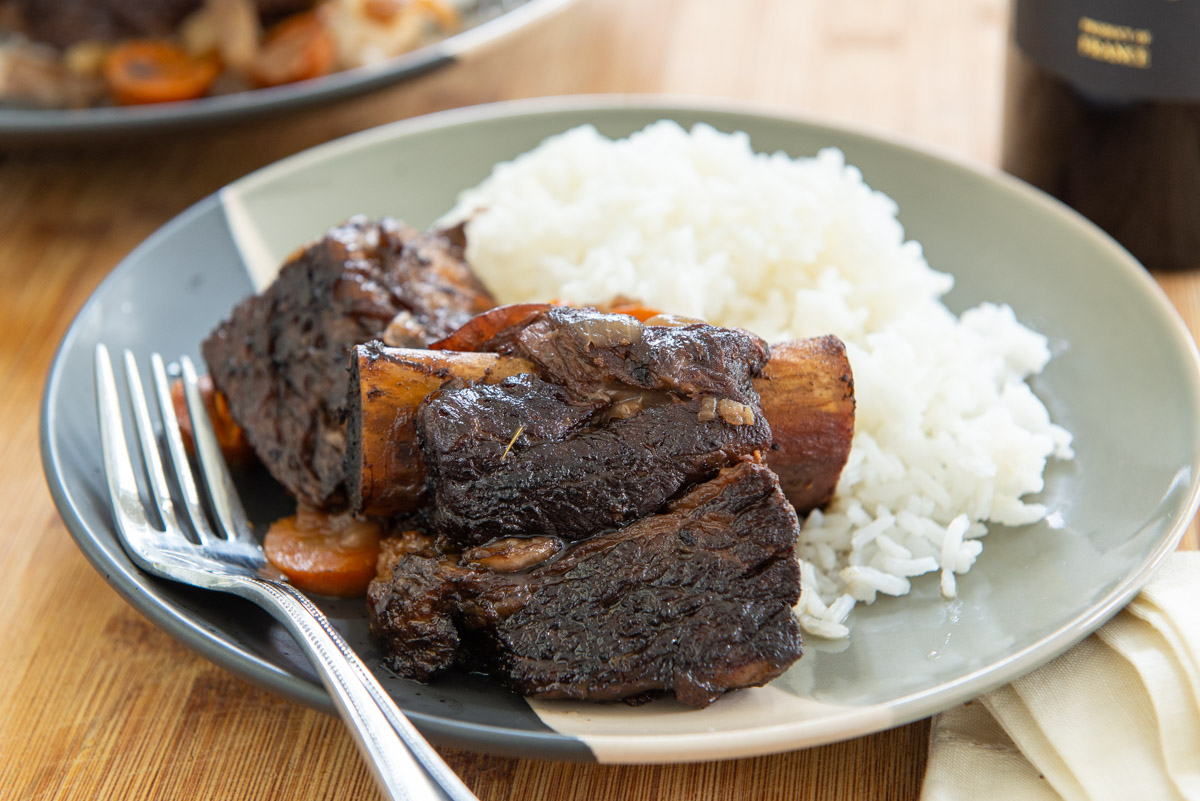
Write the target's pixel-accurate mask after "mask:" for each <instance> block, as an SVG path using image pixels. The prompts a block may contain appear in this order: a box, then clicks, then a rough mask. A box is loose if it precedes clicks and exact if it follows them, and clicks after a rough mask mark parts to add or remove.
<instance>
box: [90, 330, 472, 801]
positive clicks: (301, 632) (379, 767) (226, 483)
mask: <svg viewBox="0 0 1200 801" xmlns="http://www.w3.org/2000/svg"><path fill="white" fill-rule="evenodd" d="M124 355H125V377H126V383H127V384H128V388H129V397H130V403H131V405H132V411H133V419H134V422H135V425H136V428H137V440H138V443H139V445H140V448H141V452H142V462H143V466H144V467H145V472H146V475H147V477H148V479H149V490H150V494H151V496H152V505H153V507H154V509H155V511H156V513H157V516H158V518H159V520H160V521H161V528H160V527H158V526H156V525H155V524H154V522H152V520H151V519H150V518H149V517H148V516H147V514H146V508H145V506H144V505H143V503H142V499H141V496H140V494H139V491H138V482H137V478H136V476H135V473H134V468H133V462H132V460H131V459H130V455H129V446H128V443H127V441H126V438H125V426H124V424H123V422H122V414H121V406H120V398H119V395H118V393H117V385H116V378H115V376H114V373H113V367H112V361H111V360H110V358H109V355H108V349H107V348H106V347H105V346H104V345H102V344H101V345H97V346H96V359H95V377H96V405H97V411H98V413H99V418H100V441H101V446H102V450H103V455H104V471H105V473H106V475H107V478H108V489H109V494H110V495H111V497H112V504H113V516H114V518H115V520H116V530H117V535H118V537H119V539H120V540H121V544H122V546H123V547H124V548H125V551H126V552H127V553H128V554H129V556H130V558H131V559H133V561H134V562H136V563H137V564H138V565H139V566H140V567H141V568H142V569H143V570H145V571H147V572H149V573H153V574H154V575H156V576H160V577H162V578H165V579H170V580H172V581H178V582H181V583H183V584H190V585H193V586H195V587H201V588H204V589H211V590H220V591H222V592H229V593H233V594H234V595H238V596H241V597H242V598H246V599H248V600H250V601H253V602H254V603H256V604H258V605H259V606H261V607H263V608H264V609H266V610H267V611H268V612H270V613H271V615H272V616H274V617H275V618H276V619H278V620H279V622H280V623H282V624H283V625H284V626H285V627H286V628H287V629H288V631H289V632H290V633H291V634H292V636H293V637H294V638H295V639H296V642H297V643H299V644H300V646H301V648H302V649H303V650H304V653H305V655H306V656H307V657H308V658H309V660H310V661H311V662H312V664H313V666H314V667H315V668H316V669H317V672H318V674H319V675H320V676H321V681H322V683H323V684H324V685H325V688H326V690H328V692H329V694H330V696H331V697H332V698H333V701H334V704H335V705H336V706H337V708H338V711H339V712H340V713H341V716H342V719H343V720H344V721H345V722H346V723H347V725H349V727H350V731H351V732H352V733H353V734H354V737H355V740H356V742H357V744H358V747H359V750H360V751H361V752H362V754H363V756H364V757H365V758H366V760H367V763H368V765H370V767H371V771H372V773H373V774H374V776H375V779H376V782H377V783H378V785H379V787H380V789H381V790H382V791H383V793H384V796H385V797H386V798H388V799H395V800H397V801H399V800H400V799H403V800H404V801H432V800H433V799H436V800H437V801H447V800H449V801H478V799H477V798H476V797H475V795H474V794H473V793H472V792H471V791H470V790H469V789H468V788H467V786H466V785H464V784H463V783H462V781H460V780H459V778H458V777H457V776H456V775H455V774H454V771H452V770H451V769H450V767H449V766H448V765H446V763H445V762H443V761H442V759H441V757H440V756H438V754H437V752H436V751H434V749H433V747H432V746H430V745H429V743H427V742H426V741H425V740H424V738H422V737H421V735H420V733H418V732H417V730H416V728H415V727H414V726H413V725H412V723H411V722H409V720H408V719H407V718H406V717H405V716H404V714H403V713H402V712H401V711H400V710H399V709H398V708H397V707H396V705H395V703H394V702H393V701H392V699H391V698H390V697H389V696H388V694H387V693H386V692H385V691H384V689H383V688H382V687H381V686H380V685H379V682H377V681H376V680H375V677H374V676H372V675H371V673H370V671H369V670H367V668H366V666H365V665H363V663H362V661H361V660H360V659H359V658H358V657H357V656H356V655H355V654H354V652H353V651H352V650H350V646H349V645H347V644H346V641H345V640H343V639H342V637H341V635H340V634H338V632H337V630H336V629H334V628H333V626H332V625H331V624H330V623H329V621H328V620H327V619H326V617H325V616H324V615H323V614H322V613H321V611H320V610H319V609H317V607H316V606H315V605H314V604H313V603H312V602H311V601H310V600H309V599H308V598H307V597H305V596H304V595H303V594H302V593H300V592H299V591H298V590H296V589H295V588H294V587H292V586H291V585H289V584H287V583H285V582H281V581H276V580H274V579H272V578H270V577H269V575H268V574H267V573H266V572H265V571H264V568H266V566H267V562H266V558H265V557H264V556H263V551H262V547H261V546H260V545H259V543H258V541H257V539H255V537H254V535H253V533H252V532H251V530H250V526H249V524H248V522H247V518H246V514H245V512H244V511H243V510H242V506H241V502H240V501H239V500H238V495H237V491H236V489H235V487H234V485H233V479H232V478H231V477H230V475H229V471H228V469H226V467H225V462H224V459H223V458H222V456H221V451H220V448H219V446H218V445H217V440H216V435H215V434H214V433H213V430H212V425H211V423H210V422H209V419H208V414H207V413H206V412H205V410H204V406H203V402H202V400H201V398H200V392H199V390H198V388H197V386H196V369H195V367H194V365H193V364H192V362H191V360H190V359H188V358H187V357H186V356H184V357H182V358H181V359H180V366H181V368H182V373H183V385H184V392H185V395H186V398H187V406H188V413H189V415H190V416H191V420H192V429H193V432H194V439H195V444H196V451H197V454H198V461H199V463H200V468H201V473H202V476H203V478H204V483H205V485H206V487H207V490H208V498H209V502H210V505H211V507H212V509H213V512H214V517H215V518H216V523H217V525H216V526H215V527H214V526H212V525H210V523H209V520H208V517H207V516H206V514H205V511H204V506H203V503H202V501H201V498H200V493H199V488H198V487H197V482H196V480H195V477H194V476H193V474H192V469H191V466H190V464H189V462H188V457H187V453H186V451H185V450H184V446H183V440H182V438H181V436H180V434H179V423H178V420H177V419H176V417H175V410H174V408H173V406H172V404H171V397H170V388H169V386H168V384H167V373H166V369H165V368H164V366H163V360H162V358H161V357H160V356H159V355H158V354H157V353H155V354H153V355H152V356H151V357H150V362H151V370H152V373H153V382H154V390H155V391H154V395H155V398H156V400H157V404H156V405H157V407H158V411H159V419H160V421H161V424H162V432H161V434H162V438H163V440H164V442H165V449H163V451H164V452H165V455H166V458H167V463H168V464H169V465H170V466H171V472H172V473H173V474H174V476H175V479H176V484H177V485H178V489H179V495H180V498H181V500H182V502H183V503H182V507H183V508H182V509H181V510H180V509H177V506H176V502H175V499H174V498H173V496H172V493H171V487H170V484H169V483H168V480H167V473H166V471H165V470H164V467H163V458H162V455H161V454H160V446H159V441H158V436H156V434H155V431H154V426H153V423H152V422H151V419H150V412H149V408H148V406H147V403H146V393H145V391H144V390H143V387H142V380H141V376H140V374H139V372H138V367H137V361H136V360H135V359H134V357H133V354H132V353H131V352H129V351H128V350H126V351H125V354H124ZM183 515H186V517H187V519H188V520H190V522H191V527H192V530H193V531H194V532H195V536H196V539H197V542H193V541H192V540H190V539H189V538H188V536H187V533H186V531H185V529H184V527H183V525H181V522H180V518H181V517H182V516H183ZM214 528H215V529H217V530H214ZM218 530H219V531H220V532H221V533H220V534H218Z"/></svg>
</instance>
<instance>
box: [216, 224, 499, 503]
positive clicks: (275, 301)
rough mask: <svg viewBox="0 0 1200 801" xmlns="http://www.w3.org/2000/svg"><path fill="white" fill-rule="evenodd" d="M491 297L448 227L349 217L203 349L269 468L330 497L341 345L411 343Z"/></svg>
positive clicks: (300, 493)
mask: <svg viewBox="0 0 1200 801" xmlns="http://www.w3.org/2000/svg"><path fill="white" fill-rule="evenodd" d="M492 303H493V301H492V299H491V297H490V296H489V295H488V294H487V292H486V290H484V288H483V287H482V285H481V284H480V283H479V281H478V280H477V279H476V278H475V276H474V275H473V274H472V273H471V271H470V269H469V268H468V267H467V266H466V263H465V262H464V261H463V260H462V248H461V244H460V243H459V242H458V241H457V239H456V238H455V237H454V236H452V235H451V234H441V233H425V234H422V233H418V232H417V231H416V230H414V229H412V228H410V227H408V226H406V225H404V224H403V223H400V222H397V221H395V220H390V219H384V220H382V221H379V222H371V221H368V220H366V219H365V218H361V217H357V218H354V219H351V220H350V221H348V222H347V223H346V224H344V225H341V226H339V227H337V228H334V229H332V230H331V231H329V232H328V233H327V234H325V235H324V236H323V237H321V238H320V239H318V240H316V241H314V242H312V243H310V244H308V245H307V246H305V247H304V248H302V249H301V250H300V251H298V252H297V253H296V254H295V255H293V256H292V257H291V258H290V259H289V260H288V261H287V263H285V264H284V265H283V267H282V268H281V269H280V272H279V276H278V277H277V278H276V280H275V282H274V283H273V284H272V285H271V286H269V287H268V288H267V289H266V290H264V291H263V292H262V293H261V294H259V295H256V296H253V297H250V298H248V299H246V300H245V301H243V302H242V303H241V304H239V305H238V306H237V307H236V308H235V309H234V310H233V312H232V314H231V316H230V318H229V319H228V320H226V321H224V322H223V323H221V325H220V326H219V327H218V328H217V329H216V330H215V331H213V333H212V334H211V335H210V336H209V338H208V339H207V340H205V342H204V344H203V353H204V358H205V361H207V362H208V366H209V370H210V372H211V374H212V377H213V381H214V383H215V384H216V386H217V388H218V389H220V390H221V391H222V392H223V393H224V394H225V396H226V397H227V398H228V400H229V407H230V411H231V413H232V415H233V418H234V420H236V421H237V423H238V424H239V425H240V426H242V428H243V429H245V431H246V436H247V438H248V440H249V441H250V444H251V446H252V447H253V448H254V451H255V453H256V454H257V455H258V457H259V458H260V459H261V460H262V462H263V464H264V465H265V466H266V467H267V469H268V470H269V471H270V473H271V475H272V476H274V477H275V479H276V480H277V481H279V482H280V483H281V484H283V485H284V487H286V488H287V489H288V491H289V492H291V493H292V495H293V496H295V497H296V498H297V499H299V500H301V501H303V502H304V503H306V504H308V505H310V506H314V507H318V508H330V507H336V506H338V505H339V504H341V503H343V502H344V488H343V479H344V475H345V473H344V470H345V468H344V455H345V431H344V423H343V421H342V417H343V414H344V406H345V402H346V389H347V374H346V365H347V362H348V360H349V353H350V350H351V349H352V348H353V347H354V346H355V345H357V344H360V343H363V342H367V341H370V340H372V339H377V338H383V339H384V340H386V341H390V342H391V343H393V344H396V345H405V346H417V347H419V346H422V345H424V344H426V343H428V342H432V341H434V340H436V339H438V338H440V337H444V336H445V335H446V334H447V333H450V332H452V331H454V330H455V329H456V328H457V327H459V326H461V325H462V324H464V323H465V322H466V321H467V320H469V319H471V317H472V316H473V315H475V314H477V313H479V312H480V311H483V310H485V309H487V308H488V307H489V306H491V305H492Z"/></svg>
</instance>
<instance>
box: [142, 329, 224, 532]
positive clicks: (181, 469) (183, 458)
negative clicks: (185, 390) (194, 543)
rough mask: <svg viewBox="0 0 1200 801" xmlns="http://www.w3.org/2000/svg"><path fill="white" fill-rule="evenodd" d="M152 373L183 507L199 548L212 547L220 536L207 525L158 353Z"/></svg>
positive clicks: (154, 358) (164, 436)
mask: <svg viewBox="0 0 1200 801" xmlns="http://www.w3.org/2000/svg"><path fill="white" fill-rule="evenodd" d="M150 372H151V374H152V376H153V379H154V394H155V396H156V397H157V398H158V413H159V415H160V416H161V418H162V422H163V439H165V440H166V441H167V452H168V453H169V454H170V456H171V466H172V467H173V468H174V470H175V478H176V479H177V480H178V482H179V490H180V492H181V493H182V495H183V506H184V508H185V509H186V510H187V514H188V517H189V518H190V519H191V521H192V527H193V528H194V529H195V531H196V536H197V537H198V538H199V539H200V544H201V545H209V544H211V543H213V542H214V541H216V540H217V535H216V533H214V532H213V530H212V526H210V525H209V523H208V517H207V516H206V515H205V514H204V507H202V506H201V505H200V492H199V490H197V489H196V479H195V477H194V476H193V475H192V466H191V465H190V464H189V463H188V456H187V451H186V450H185V449H184V447H183V437H182V436H181V435H180V433H179V419H178V418H177V417H176V416H175V407H174V406H173V405H172V404H171V388H170V387H169V386H168V385H167V370H166V368H165V367H163V360H162V357H161V356H159V355H158V354H157V353H151V354H150ZM194 419H195V418H194V417H193V420H194Z"/></svg>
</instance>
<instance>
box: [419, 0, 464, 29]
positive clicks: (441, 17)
mask: <svg viewBox="0 0 1200 801" xmlns="http://www.w3.org/2000/svg"><path fill="white" fill-rule="evenodd" d="M417 5H419V6H420V7H421V8H423V9H425V10H426V11H428V12H429V13H430V14H431V15H432V16H433V18H434V20H436V22H437V24H438V25H439V26H440V27H442V28H443V29H445V30H448V31H450V30H454V29H455V28H457V27H458V22H459V20H458V10H457V9H455V8H454V6H452V5H450V4H449V3H447V2H445V0H417Z"/></svg>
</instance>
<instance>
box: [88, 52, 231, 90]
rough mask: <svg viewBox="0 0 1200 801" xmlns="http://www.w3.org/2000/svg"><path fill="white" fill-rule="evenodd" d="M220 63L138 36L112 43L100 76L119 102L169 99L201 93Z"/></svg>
mask: <svg viewBox="0 0 1200 801" xmlns="http://www.w3.org/2000/svg"><path fill="white" fill-rule="evenodd" d="M220 71H221V67H220V63H219V62H218V61H217V59H215V58H213V57H211V56H204V57H199V58H197V57H195V56H191V55H189V54H188V52H187V51H186V50H184V49H183V48H182V47H180V46H179V45H176V44H172V43H171V42H162V41H155V40H139V41H133V42H126V43H124V44H121V45H117V46H116V47H114V48H113V49H112V50H111V51H110V52H109V54H108V57H107V58H105V60H104V80H105V82H106V83H107V84H108V88H109V91H110V92H112V95H113V98H114V99H115V100H116V101H117V102H118V103H120V104H122V105H138V104H143V103H170V102H172V101H176V100H192V99H195V98H197V97H203V96H204V95H205V94H206V93H207V92H208V89H209V87H210V86H212V84H213V81H215V80H216V79H217V75H218V74H219V73H220Z"/></svg>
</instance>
